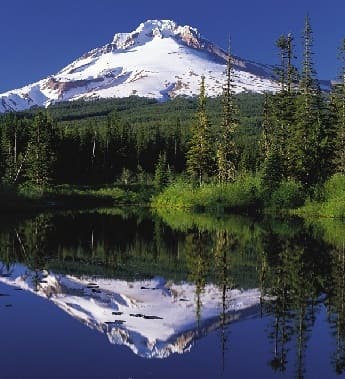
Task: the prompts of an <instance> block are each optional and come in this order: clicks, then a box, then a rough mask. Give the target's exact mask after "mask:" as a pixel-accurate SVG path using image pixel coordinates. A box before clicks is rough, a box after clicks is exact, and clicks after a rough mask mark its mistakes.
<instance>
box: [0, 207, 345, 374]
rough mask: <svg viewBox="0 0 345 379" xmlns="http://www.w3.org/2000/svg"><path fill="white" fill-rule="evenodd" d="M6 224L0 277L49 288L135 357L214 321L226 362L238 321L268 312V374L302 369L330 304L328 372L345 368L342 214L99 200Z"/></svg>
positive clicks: (182, 340) (187, 343)
mask: <svg viewBox="0 0 345 379" xmlns="http://www.w3.org/2000/svg"><path fill="white" fill-rule="evenodd" d="M0 228H1V229H0V258H1V262H2V263H1V265H0V269H1V273H0V275H1V278H0V280H1V281H2V282H3V283H7V284H9V285H12V286H16V287H20V288H22V289H25V290H28V291H31V292H34V293H36V294H37V295H39V296H44V297H46V298H48V299H49V300H50V301H52V302H53V303H54V304H56V305H57V306H58V307H59V308H61V309H63V310H64V311H66V312H67V313H68V314H70V315H72V316H73V317H75V318H77V319H79V320H80V321H82V322H83V323H85V324H86V325H88V326H90V327H92V328H93V329H96V330H99V331H100V332H102V333H105V334H106V335H107V337H108V339H109V341H110V342H111V343H114V344H122V345H126V346H128V347H129V348H130V349H131V350H132V351H133V352H134V353H135V354H137V355H140V356H143V357H146V358H148V357H160V358H166V357H168V356H169V355H171V354H172V353H181V354H182V353H185V352H187V351H190V349H191V348H192V346H193V345H194V344H195V341H197V340H198V339H199V338H201V337H205V336H207V335H208V334H209V333H210V332H211V331H213V330H216V329H217V331H218V336H219V344H220V346H221V352H222V369H223V370H225V369H226V367H225V366H226V362H227V360H228V357H229V355H230V356H231V353H232V351H234V350H236V341H233V340H232V336H231V322H233V321H235V320H245V319H248V318H258V319H259V318H260V317H261V318H262V319H263V320H264V323H265V335H266V343H268V344H269V347H270V352H271V353H270V355H269V356H266V355H265V356H264V357H263V359H265V360H266V362H268V365H269V366H270V367H271V369H272V371H271V372H272V373H273V374H274V373H275V372H278V373H280V374H282V373H287V372H288V373H289V375H290V376H289V377H291V376H293V377H295V378H304V377H306V376H307V374H308V372H307V370H308V368H307V364H306V362H307V357H308V356H310V354H312V352H311V351H312V349H311V346H314V345H313V344H315V342H312V335H313V333H314V332H315V329H316V326H315V325H316V321H317V320H318V318H320V315H322V314H323V312H324V310H326V312H327V321H326V322H323V321H322V328H323V329H325V330H326V329H327V328H328V329H329V333H330V335H331V336H332V339H333V340H332V343H331V346H330V347H329V348H330V349H331V350H332V354H331V356H330V357H329V366H330V370H332V371H333V373H336V374H342V373H344V371H345V247H344V233H343V232H344V224H342V223H340V222H339V223H335V222H323V221H322V222H320V221H318V222H312V223H309V224H306V223H303V222H302V221H301V220H293V219H292V220H288V221H286V220H284V221H279V220H270V219H268V220H261V221H260V222H258V221H256V220H249V219H245V218H241V217H221V218H212V217H207V216H205V215H186V214H183V213H180V214H179V213H174V214H171V213H166V214H161V215H159V216H157V215H156V216H151V215H149V214H145V213H140V214H132V213H131V212H128V211H125V212H122V211H117V210H103V211H98V212H94V213H75V212H74V213H67V214H66V213H65V214H45V215H39V216H35V217H32V218H27V219H26V220H21V221H20V222H18V221H16V220H14V221H13V222H7V223H4V224H3V225H1V226H0ZM254 343H255V342H254ZM317 343H320V344H322V343H323V342H322V341H318V342H317ZM291 372H293V375H291Z"/></svg>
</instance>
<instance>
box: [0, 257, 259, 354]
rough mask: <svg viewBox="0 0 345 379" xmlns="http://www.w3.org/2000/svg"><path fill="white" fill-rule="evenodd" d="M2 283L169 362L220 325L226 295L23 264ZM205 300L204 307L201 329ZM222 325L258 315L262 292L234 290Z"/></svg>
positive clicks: (207, 288)
mask: <svg viewBox="0 0 345 379" xmlns="http://www.w3.org/2000/svg"><path fill="white" fill-rule="evenodd" d="M0 281H1V282H2V283H4V284H7V285H10V286H15V287H16V288H20V289H23V290H27V291H31V292H35V293H36V294H37V295H39V296H43V297H45V298H47V299H49V300H50V301H51V302H53V303H54V304H55V305H57V306H58V307H59V308H61V309H63V310H64V311H65V312H67V313H68V314H70V315H71V316H73V317H74V318H76V319H78V320H79V321H81V322H83V323H84V324H85V325H87V326H89V327H91V328H93V329H96V330H98V331H100V332H104V333H105V334H106V335H107V337H108V339H109V341H110V342H111V343H113V344H120V345H125V346H128V347H129V348H130V349H131V350H132V351H133V352H134V353H135V354H137V355H140V356H142V357H145V358H166V357H168V356H169V355H170V354H171V353H180V354H182V353H184V352H186V351H189V350H190V348H191V347H192V345H193V344H194V342H195V340H196V339H198V338H200V337H201V336H204V335H206V334H207V333H209V332H210V331H211V330H214V329H216V328H217V327H218V326H219V319H218V314H219V299H220V298H221V293H220V291H219V289H218V288H217V287H216V286H215V285H213V284H207V285H205V286H204V288H203V293H202V294H200V293H198V291H197V290H196V286H195V285H192V284H190V283H174V282H172V281H168V282H167V281H165V280H164V279H163V278H154V279H151V280H148V279H147V280H141V281H124V280H116V279H101V278H97V279H95V278H91V277H87V276H83V277H80V278H77V277H75V276H70V275H58V274H53V273H49V272H48V271H46V270H43V271H42V270H35V271H32V270H30V269H28V268H27V267H26V266H24V265H21V264H14V265H10V266H8V267H7V268H5V267H2V271H1V277H0ZM195 293H198V297H199V301H200V302H201V301H202V303H203V304H204V306H203V311H202V314H200V315H199V318H198V325H197V327H196V326H195V312H196V309H197V308H198V306H199V305H198V302H195V301H194V294H195ZM229 296H230V297H231V301H230V302H229V307H228V312H227V313H226V315H223V317H224V318H223V317H222V322H223V323H224V324H225V323H228V322H230V321H233V320H240V319H243V318H247V317H249V316H251V315H256V314H257V311H258V307H257V305H258V303H259V292H258V290H247V291H240V290H233V291H231V292H230V293H229Z"/></svg>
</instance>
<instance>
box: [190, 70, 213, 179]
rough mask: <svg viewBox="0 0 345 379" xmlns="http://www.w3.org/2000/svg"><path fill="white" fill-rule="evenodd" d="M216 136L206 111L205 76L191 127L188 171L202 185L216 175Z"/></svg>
mask: <svg viewBox="0 0 345 379" xmlns="http://www.w3.org/2000/svg"><path fill="white" fill-rule="evenodd" d="M213 142H214V136H213V135H212V130H211V123H210V121H209V118H208V115H207V112H206V93H205V77H204V76H203V77H202V78H201V84H200V95H199V107H198V111H197V113H196V117H195V122H194V123H193V125H192V128H191V138H190V141H189V149H188V152H187V172H188V173H189V174H190V175H191V177H192V178H193V179H195V180H196V181H198V182H199V185H201V184H202V183H203V182H204V181H205V180H207V179H208V178H209V177H211V176H213V175H214V148H213Z"/></svg>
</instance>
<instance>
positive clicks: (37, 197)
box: [0, 184, 153, 212]
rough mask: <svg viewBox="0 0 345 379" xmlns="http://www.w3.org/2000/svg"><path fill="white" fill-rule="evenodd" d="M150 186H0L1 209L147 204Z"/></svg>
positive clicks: (151, 188)
mask: <svg viewBox="0 0 345 379" xmlns="http://www.w3.org/2000/svg"><path fill="white" fill-rule="evenodd" d="M152 194H153V187H152V186H149V185H142V184H130V185H109V186H72V185H60V186H55V187H50V188H44V189H43V188H38V187H34V186H19V187H16V188H14V187H12V188H9V187H7V188H5V187H3V188H1V189H0V211H3V212H19V211H21V212H23V211H24V212H25V211H39V210H44V209H51V208H55V209H61V208H92V207H103V206H108V207H112V206H119V205H147V204H148V203H149V200H150V198H151V196H152Z"/></svg>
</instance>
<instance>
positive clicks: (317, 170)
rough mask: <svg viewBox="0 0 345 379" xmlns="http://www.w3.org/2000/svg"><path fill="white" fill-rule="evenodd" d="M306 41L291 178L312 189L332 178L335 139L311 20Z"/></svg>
mask: <svg viewBox="0 0 345 379" xmlns="http://www.w3.org/2000/svg"><path fill="white" fill-rule="evenodd" d="M303 37H304V55H303V67H302V73H301V80H300V84H299V94H298V96H297V99H296V122H295V124H294V128H293V130H292V131H291V140H290V144H289V148H290V155H291V157H290V158H291V164H290V175H291V176H292V177H293V178H295V179H297V180H298V181H300V182H301V183H302V184H303V185H304V186H305V187H306V188H310V187H312V186H314V185H315V184H317V183H321V182H323V181H324V180H325V179H326V178H327V176H328V175H329V172H330V167H331V166H330V163H331V162H330V161H331V153H332V142H333V139H332V132H331V129H332V128H331V123H330V120H329V111H328V109H327V106H326V103H325V100H324V98H323V96H322V93H321V90H320V87H319V83H318V81H317V79H316V78H315V70H314V67H313V61H312V55H313V53H312V45H313V38H312V28H311V25H310V20H309V17H307V18H306V22H305V28H304V33H303Z"/></svg>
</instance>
